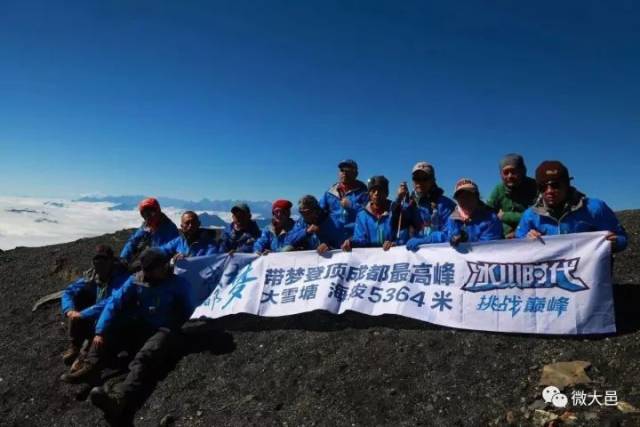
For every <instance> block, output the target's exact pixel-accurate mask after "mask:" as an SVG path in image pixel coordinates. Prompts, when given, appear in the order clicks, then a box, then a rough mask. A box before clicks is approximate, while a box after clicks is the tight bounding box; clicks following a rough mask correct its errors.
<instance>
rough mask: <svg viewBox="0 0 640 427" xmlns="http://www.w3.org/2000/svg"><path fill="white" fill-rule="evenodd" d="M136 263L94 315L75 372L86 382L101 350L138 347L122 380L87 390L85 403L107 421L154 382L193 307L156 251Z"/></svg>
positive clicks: (187, 293)
mask: <svg viewBox="0 0 640 427" xmlns="http://www.w3.org/2000/svg"><path fill="white" fill-rule="evenodd" d="M140 263H141V266H142V271H140V272H138V273H136V274H135V275H133V276H131V278H129V280H127V281H126V282H125V283H124V285H123V286H122V288H121V289H119V290H118V291H117V292H114V293H113V295H112V297H111V300H110V301H109V302H108V303H107V305H106V307H105V308H104V311H103V312H102V314H101V315H100V318H99V320H98V323H97V325H96V336H95V338H94V340H93V345H92V346H91V349H90V350H89V353H88V355H87V358H86V365H85V366H83V367H82V368H81V369H83V370H84V372H83V373H84V375H85V376H86V377H87V378H89V377H92V376H95V375H97V374H98V373H99V371H100V369H101V365H102V363H103V361H104V357H105V354H106V353H107V350H109V351H108V352H109V353H113V350H114V349H117V348H119V347H121V346H122V344H123V343H124V342H127V343H131V344H132V345H133V348H136V349H139V350H138V351H137V353H136V355H135V357H134V358H133V360H132V362H131V363H130V364H129V373H128V375H127V377H126V378H125V379H124V380H123V381H122V382H120V383H118V384H116V385H115V386H114V387H112V388H111V389H110V390H109V391H108V392H107V391H106V390H105V389H104V387H94V388H93V389H92V390H91V394H90V398H91V402H92V403H93V404H94V405H96V406H97V407H99V408H100V409H102V410H103V411H104V413H105V415H106V416H108V417H111V418H118V417H120V416H121V415H122V414H123V413H124V411H125V410H126V409H128V408H129V405H131V404H132V403H134V402H135V400H136V399H137V398H139V396H140V394H141V392H142V391H143V388H145V387H147V386H149V385H150V384H151V383H152V382H153V381H154V380H155V379H156V378H157V371H158V370H159V368H161V367H162V366H164V364H165V363H166V362H167V360H168V359H169V357H171V356H172V355H173V354H174V351H175V350H176V349H177V344H178V342H179V338H180V327H181V326H182V324H183V323H184V322H185V321H186V320H187V319H188V318H189V316H190V315H191V313H192V312H193V308H194V307H193V303H192V300H191V289H190V285H189V283H188V282H187V281H186V280H185V279H184V278H182V277H180V276H175V275H174V274H173V273H172V272H171V271H170V269H169V266H168V263H167V259H166V257H165V256H164V255H163V254H162V252H160V251H158V250H157V249H146V250H145V251H144V252H143V253H142V255H141V257H140Z"/></svg>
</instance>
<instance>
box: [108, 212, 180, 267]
mask: <svg viewBox="0 0 640 427" xmlns="http://www.w3.org/2000/svg"><path fill="white" fill-rule="evenodd" d="M161 215H162V217H163V218H162V221H160V226H159V227H158V229H157V230H156V231H155V232H151V230H150V229H149V228H148V227H147V226H146V224H144V223H143V224H142V225H141V226H140V228H138V229H137V230H136V231H135V232H134V233H133V234H132V235H131V237H129V240H127V243H125V245H124V248H122V252H120V258H122V259H124V260H125V261H127V262H131V260H132V259H133V257H134V256H135V255H136V254H138V253H140V252H141V251H142V250H143V249H145V248H148V247H155V246H162V245H164V244H165V243H169V242H170V241H171V240H173V239H175V238H176V237H178V227H176V225H175V224H174V223H173V221H171V220H170V219H169V218H168V217H167V216H166V215H165V214H163V213H162V214H161Z"/></svg>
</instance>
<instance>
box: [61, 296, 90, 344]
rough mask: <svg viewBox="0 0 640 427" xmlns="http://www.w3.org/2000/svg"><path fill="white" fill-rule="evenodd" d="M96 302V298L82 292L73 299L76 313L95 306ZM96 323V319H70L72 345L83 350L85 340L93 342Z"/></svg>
mask: <svg viewBox="0 0 640 427" xmlns="http://www.w3.org/2000/svg"><path fill="white" fill-rule="evenodd" d="M95 302H96V301H95V296H92V295H89V294H88V293H86V292H80V293H79V294H78V295H76V297H75V298H74V299H73V305H74V307H75V310H76V311H82V310H84V309H85V308H87V307H90V306H92V305H93V304H95ZM95 323H96V322H95V320H94V319H82V318H76V319H69V320H68V322H67V327H68V329H69V339H70V340H71V344H72V345H74V346H76V347H79V348H81V347H82V345H83V343H84V342H85V340H89V341H91V340H92V339H93V333H94V329H95Z"/></svg>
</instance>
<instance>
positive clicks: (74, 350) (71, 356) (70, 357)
mask: <svg viewBox="0 0 640 427" xmlns="http://www.w3.org/2000/svg"><path fill="white" fill-rule="evenodd" d="M79 354H80V347H78V346H77V345H74V344H71V346H69V348H68V349H66V350H65V351H64V353H62V362H64V364H65V365H67V366H69V365H71V364H72V363H73V362H74V360H76V358H77V357H78V355H79Z"/></svg>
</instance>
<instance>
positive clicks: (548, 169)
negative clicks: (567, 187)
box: [536, 160, 571, 186]
mask: <svg viewBox="0 0 640 427" xmlns="http://www.w3.org/2000/svg"><path fill="white" fill-rule="evenodd" d="M570 179H571V178H570V177H569V170H568V169H567V167H566V166H565V165H563V164H562V163H561V162H559V161H557V160H545V161H544V162H542V163H540V166H538V168H537V169H536V184H538V185H539V186H540V185H543V184H546V183H547V182H549V181H559V182H566V183H567V184H568V183H569V181H570Z"/></svg>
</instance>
